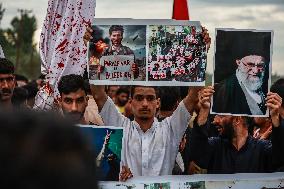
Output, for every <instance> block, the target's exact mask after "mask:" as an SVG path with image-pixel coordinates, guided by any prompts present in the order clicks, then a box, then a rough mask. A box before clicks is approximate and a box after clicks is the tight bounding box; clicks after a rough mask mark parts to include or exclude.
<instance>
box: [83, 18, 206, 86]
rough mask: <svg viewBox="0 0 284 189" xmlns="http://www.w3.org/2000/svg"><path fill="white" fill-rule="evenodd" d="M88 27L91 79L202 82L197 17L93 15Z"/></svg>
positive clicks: (158, 83) (110, 82) (100, 81)
mask: <svg viewBox="0 0 284 189" xmlns="http://www.w3.org/2000/svg"><path fill="white" fill-rule="evenodd" d="M92 29H93V31H94V32H93V39H92V40H91V41H90V42H89V55H88V62H89V78H90V83H92V84H95V85H144V86H147V85H148V86H149V85H153V86H154V85H155V86H168V85H172V86H204V85H205V70H206V63H207V52H206V45H205V44H204V43H203V41H202V28H201V25H200V23H199V22H190V21H176V20H134V19H96V20H95V22H94V25H93V26H92Z"/></svg>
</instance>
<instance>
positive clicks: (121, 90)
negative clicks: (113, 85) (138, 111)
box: [115, 87, 129, 96]
mask: <svg viewBox="0 0 284 189" xmlns="http://www.w3.org/2000/svg"><path fill="white" fill-rule="evenodd" d="M121 93H126V94H127V95H128V96H129V90H128V89H127V88H126V87H119V88H118V89H117V91H116V93H115V95H120V94H121Z"/></svg>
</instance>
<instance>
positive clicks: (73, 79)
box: [58, 74, 89, 124]
mask: <svg viewBox="0 0 284 189" xmlns="http://www.w3.org/2000/svg"><path fill="white" fill-rule="evenodd" d="M58 91H59V93H60V95H61V97H60V99H59V106H60V108H61V109H62V111H63V115H64V116H66V117H68V118H70V119H72V120H73V121H74V122H76V123H80V124H89V123H87V122H86V120H85V117H84V113H85V110H86V107H87V105H88V98H87V93H86V90H85V87H84V79H83V77H82V76H80V75H75V74H70V75H66V76H63V77H62V78H61V80H60V81H59V83H58Z"/></svg>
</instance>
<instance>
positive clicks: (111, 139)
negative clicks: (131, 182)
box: [80, 125, 123, 181]
mask: <svg viewBox="0 0 284 189" xmlns="http://www.w3.org/2000/svg"><path fill="white" fill-rule="evenodd" d="M80 128H81V131H82V133H83V134H84V135H86V137H87V139H88V140H89V141H90V143H91V144H92V149H93V151H94V154H95V157H94V161H95V162H96V165H97V173H96V175H97V176H98V180H101V181H118V180H119V171H120V160H121V148H122V137H123V128H121V127H102V126H83V125H80Z"/></svg>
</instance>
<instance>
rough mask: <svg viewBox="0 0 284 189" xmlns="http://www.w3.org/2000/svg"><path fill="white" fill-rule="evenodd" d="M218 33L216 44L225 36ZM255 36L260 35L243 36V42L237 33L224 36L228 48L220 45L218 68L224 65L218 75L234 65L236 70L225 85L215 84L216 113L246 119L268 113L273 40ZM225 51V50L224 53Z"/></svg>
mask: <svg viewBox="0 0 284 189" xmlns="http://www.w3.org/2000/svg"><path fill="white" fill-rule="evenodd" d="M218 32H219V33H218V34H217V40H218V35H220V36H222V33H221V32H223V31H218ZM254 35H257V33H256V34H254V33H253V32H251V33H244V34H243V35H242V36H241V38H240V37H238V33H237V32H235V31H234V32H231V33H228V34H226V35H224V39H223V40H224V43H227V44H226V45H224V46H222V45H221V44H222V43H223V41H222V42H221V41H220V42H219V43H221V44H220V45H218V44H217V46H216V49H217V48H218V49H217V51H216V60H215V61H216V65H217V64H218V63H219V64H221V63H220V62H224V64H222V67H218V68H217V67H216V68H215V71H218V72H219V73H222V70H226V68H228V64H231V63H233V64H235V65H234V66H235V67H236V70H235V71H234V73H233V74H232V75H231V76H230V77H227V78H226V79H225V80H223V81H222V80H221V81H220V82H219V81H217V83H216V80H215V91H216V93H214V98H213V107H212V110H213V112H216V113H230V114H246V115H265V114H266V113H267V108H266V106H265V97H266V94H267V92H268V86H267V84H268V82H267V81H268V79H267V75H268V73H267V72H268V70H269V66H268V65H269V62H270V51H269V48H270V42H271V38H270V36H268V37H267V36H265V37H263V38H261V37H262V36H261V37H258V38H257V37H254ZM220 40H221V39H220ZM227 41H229V42H227ZM217 43H218V42H217ZM224 47H226V49H222V48H224ZM218 52H219V55H218ZM221 54H222V55H221ZM225 64H227V65H225ZM216 77H218V75H217V76H216Z"/></svg>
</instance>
